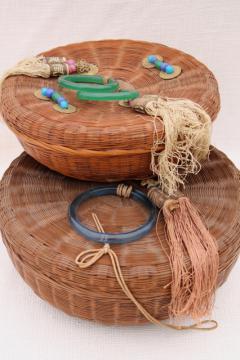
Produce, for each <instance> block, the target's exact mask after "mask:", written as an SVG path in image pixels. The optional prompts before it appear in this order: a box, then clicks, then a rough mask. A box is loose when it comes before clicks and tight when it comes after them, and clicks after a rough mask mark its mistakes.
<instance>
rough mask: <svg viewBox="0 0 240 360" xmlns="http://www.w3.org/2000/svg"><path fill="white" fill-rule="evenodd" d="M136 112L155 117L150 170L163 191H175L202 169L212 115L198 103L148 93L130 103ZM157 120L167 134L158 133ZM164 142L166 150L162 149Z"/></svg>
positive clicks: (206, 152)
mask: <svg viewBox="0 0 240 360" xmlns="http://www.w3.org/2000/svg"><path fill="white" fill-rule="evenodd" d="M130 105H131V107H133V108H134V109H135V110H136V111H141V112H143V111H144V112H145V113H147V114H149V115H151V116H153V124H154V139H153V146H152V150H151V154H152V155H151V156H152V158H151V170H152V171H153V173H154V174H155V175H157V176H158V180H159V184H160V187H161V188H162V190H163V191H164V192H165V193H166V194H168V195H172V194H174V193H175V192H176V191H177V189H178V186H179V185H184V181H185V179H186V176H187V175H188V174H196V173H198V172H199V170H200V169H201V165H200V161H202V160H204V159H205V158H206V157H207V156H208V153H209V147H210V137H211V119H210V116H209V115H208V114H207V113H206V112H205V111H204V110H203V109H202V108H201V106H199V105H198V104H196V103H194V102H192V101H191V100H187V99H164V98H161V97H157V96H156V95H146V96H143V97H142V98H139V99H136V100H134V101H132V102H131V103H130ZM157 121H160V122H162V123H163V125H164V137H163V138H162V137H161V138H160V137H159V134H158V132H157ZM162 145H164V150H163V151H161V150H160V151H159V148H161V147H162Z"/></svg>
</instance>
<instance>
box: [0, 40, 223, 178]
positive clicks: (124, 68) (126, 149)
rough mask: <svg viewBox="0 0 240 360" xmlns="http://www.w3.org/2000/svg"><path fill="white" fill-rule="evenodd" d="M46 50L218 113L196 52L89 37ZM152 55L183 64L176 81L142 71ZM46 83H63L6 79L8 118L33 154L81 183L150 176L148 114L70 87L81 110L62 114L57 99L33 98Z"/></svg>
mask: <svg viewBox="0 0 240 360" xmlns="http://www.w3.org/2000/svg"><path fill="white" fill-rule="evenodd" d="M44 54H45V55H47V56H54V55H59V56H66V57H67V58H75V59H77V58H84V59H86V60H87V61H89V62H91V63H96V64H97V65H98V67H99V73H100V74H102V75H106V76H108V77H114V78H116V79H121V80H124V81H127V82H129V83H131V84H132V85H133V86H134V87H135V88H136V89H138V90H139V91H140V94H141V95H143V94H159V95H160V96H166V97H172V98H188V99H191V100H193V101H195V102H197V103H199V104H200V105H201V106H203V108H204V109H205V110H206V111H207V112H208V113H209V115H210V116H211V118H212V119H215V117H216V115H217V113H218V111H219V102H220V100H219V93H218V86H217V82H216V80H215V78H214V76H213V74H212V73H211V72H210V71H209V70H208V69H207V67H206V66H205V65H203V64H202V63H200V62H199V61H197V60H196V59H195V58H193V57H192V56H190V55H187V54H185V53H183V52H181V51H179V50H175V49H172V48H169V47H167V46H164V45H160V44H156V43H149V42H143V41H130V40H105V41H90V42H83V43H79V44H72V45H68V46H62V47H59V48H56V49H53V50H50V51H48V52H45V53H44ZM148 54H161V55H162V56H163V57H164V60H165V61H168V62H169V63H172V64H176V65H180V66H181V68H182V70H183V72H182V74H181V75H180V76H179V77H178V78H175V79H172V80H163V79H161V78H160V77H159V71H158V70H156V69H145V68H143V66H142V59H143V58H144V57H146V56H147V55H148ZM42 86H51V87H54V88H57V80H56V79H55V78H51V79H48V80H44V79H42V78H30V77H27V76H13V77H9V78H8V79H6V80H5V81H4V83H3V89H2V90H3V91H2V98H1V105H2V113H3V117H4V119H5V121H6V122H7V124H8V126H9V127H10V128H11V129H12V130H13V131H14V132H15V134H16V135H17V137H18V138H19V140H20V141H21V143H22V145H23V147H24V149H25V150H26V152H27V153H28V154H29V155H31V156H32V157H33V158H34V159H36V160H38V161H39V162H40V163H42V164H44V165H46V166H47V167H49V168H50V169H53V170H56V171H58V172H60V173H62V174H64V175H68V176H71V177H75V178H78V179H81V180H91V181H93V180H96V181H111V180H120V179H140V178H145V177H147V176H148V175H150V174H151V172H150V150H151V147H152V143H153V123H152V119H151V117H150V116H148V115H143V114H139V113H136V112H134V111H133V110H132V109H129V108H123V107H121V106H119V105H118V104H117V103H116V102H110V103H109V102H103V103H101V102H89V101H81V102H80V101H78V100H76V95H75V92H74V91H69V90H65V95H66V97H67V98H68V99H69V100H70V103H71V104H73V105H76V106H77V107H78V111H77V112H76V113H73V114H67V115H66V114H61V113H59V112H56V111H55V110H54V109H53V107H52V104H51V103H49V102H46V101H41V100H39V99H37V98H35V97H34V95H33V93H34V90H35V89H39V88H41V87H42ZM61 91H62V90H61ZM161 126H162V125H161V124H159V125H158V133H159V138H160V137H161V136H163V128H162V127H161Z"/></svg>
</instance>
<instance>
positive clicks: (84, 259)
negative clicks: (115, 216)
mask: <svg viewBox="0 0 240 360" xmlns="http://www.w3.org/2000/svg"><path fill="white" fill-rule="evenodd" d="M92 216H93V220H94V222H95V224H96V227H97V229H98V231H99V232H101V233H104V229H103V227H102V224H101V223H100V221H99V219H98V217H97V215H96V214H94V213H93V214H92ZM104 255H108V256H109V257H110V260H111V263H112V267H113V271H114V274H115V277H116V279H117V282H118V284H119V286H120V287H121V289H122V291H123V292H124V293H125V295H126V296H127V297H128V298H129V299H130V300H131V301H132V302H133V303H134V304H135V305H136V307H137V308H138V310H139V311H140V312H141V313H142V315H143V316H144V317H145V318H146V319H147V320H148V321H149V322H151V323H153V324H155V325H159V326H165V327H168V328H171V329H175V330H191V329H192V330H213V329H215V328H216V327H217V322H216V321H215V320H202V321H199V322H197V323H194V324H192V325H186V326H185V325H174V324H168V323H165V322H161V321H159V320H158V319H156V318H154V317H153V316H152V315H151V314H150V313H149V312H148V311H147V310H146V309H145V308H144V307H143V306H142V305H141V304H140V303H139V302H138V300H137V299H136V298H135V296H134V295H133V294H132V292H131V291H130V289H129V288H128V286H127V284H126V282H125V280H124V277H123V274H122V271H121V267H120V264H119V260H118V257H117V255H116V253H115V252H114V251H113V250H112V249H111V248H110V245H109V244H105V245H104V246H103V247H102V248H100V249H91V250H85V251H83V252H81V253H80V254H79V255H78V256H77V257H76V260H75V262H76V264H77V265H78V266H79V267H80V268H82V269H85V268H88V267H89V266H92V265H93V264H95V263H96V262H97V261H98V260H99V259H100V258H101V257H102V256H104ZM204 326H205V327H204Z"/></svg>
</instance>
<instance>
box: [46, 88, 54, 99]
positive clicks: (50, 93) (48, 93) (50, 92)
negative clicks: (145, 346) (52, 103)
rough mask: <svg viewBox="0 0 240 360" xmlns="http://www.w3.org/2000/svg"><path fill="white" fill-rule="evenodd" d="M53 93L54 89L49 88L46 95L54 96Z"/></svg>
mask: <svg viewBox="0 0 240 360" xmlns="http://www.w3.org/2000/svg"><path fill="white" fill-rule="evenodd" d="M53 93H54V90H53V89H51V88H47V91H46V96H47V97H48V98H50V97H52V95H53Z"/></svg>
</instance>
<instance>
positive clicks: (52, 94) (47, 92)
mask: <svg viewBox="0 0 240 360" xmlns="http://www.w3.org/2000/svg"><path fill="white" fill-rule="evenodd" d="M41 94H42V95H43V96H46V97H48V98H49V99H51V100H53V101H54V102H55V103H56V104H58V106H60V107H61V108H62V109H68V107H69V104H68V101H67V100H66V99H65V98H64V97H63V96H62V95H61V94H59V93H58V92H57V91H54V90H53V89H52V88H47V87H43V88H42V89H41Z"/></svg>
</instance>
